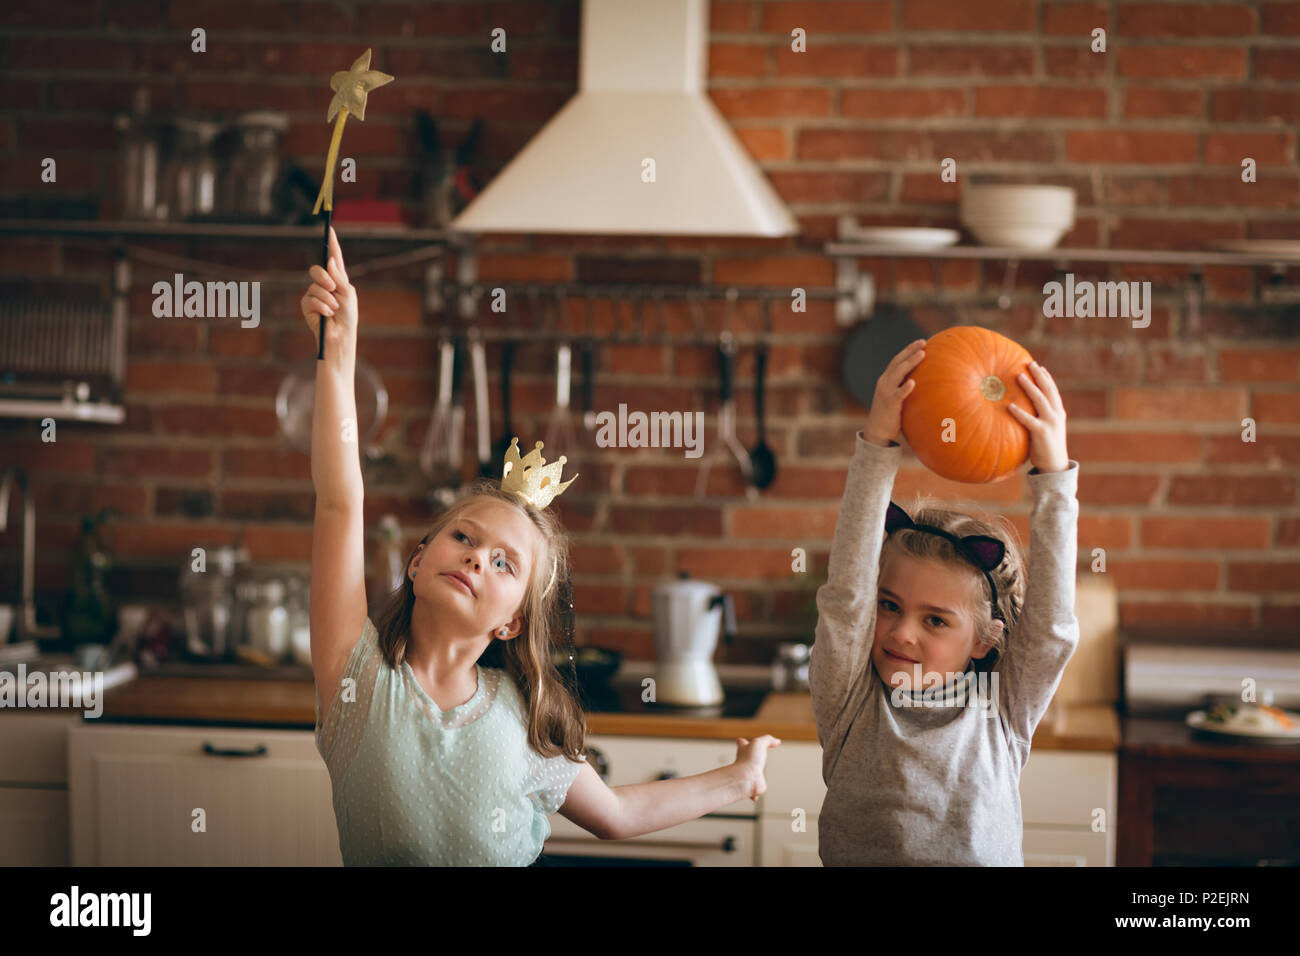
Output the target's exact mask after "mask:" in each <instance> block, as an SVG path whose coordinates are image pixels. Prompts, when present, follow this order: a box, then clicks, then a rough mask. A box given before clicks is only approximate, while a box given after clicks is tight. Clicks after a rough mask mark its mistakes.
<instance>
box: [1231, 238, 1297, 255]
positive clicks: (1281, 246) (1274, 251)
mask: <svg viewBox="0 0 1300 956" xmlns="http://www.w3.org/2000/svg"><path fill="white" fill-rule="evenodd" d="M1214 248H1216V249H1221V250H1223V251H1224V252H1242V253H1245V254H1247V255H1251V256H1277V257H1278V258H1279V259H1300V239H1219V240H1217V241H1216V242H1214Z"/></svg>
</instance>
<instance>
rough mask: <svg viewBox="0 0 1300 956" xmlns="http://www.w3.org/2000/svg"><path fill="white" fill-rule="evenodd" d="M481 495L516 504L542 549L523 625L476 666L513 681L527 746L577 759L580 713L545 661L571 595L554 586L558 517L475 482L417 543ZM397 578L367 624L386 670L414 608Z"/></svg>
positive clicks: (583, 732)
mask: <svg viewBox="0 0 1300 956" xmlns="http://www.w3.org/2000/svg"><path fill="white" fill-rule="evenodd" d="M485 500H486V501H498V502H503V503H505V504H508V505H510V506H511V507H514V508H517V509H518V510H519V512H520V513H521V514H523V515H524V516H525V517H527V518H528V519H529V520H530V521H532V523H533V525H534V526H536V528H537V530H538V531H539V532H541V536H542V541H543V547H542V553H541V554H540V555H538V559H537V561H536V562H535V563H534V565H533V569H532V574H531V575H530V578H529V581H528V587H527V589H526V590H525V592H524V602H523V609H522V610H523V613H522V617H523V619H524V627H523V630H522V631H521V632H520V634H519V635H518V636H516V637H514V638H512V639H510V640H497V639H496V638H495V637H494V638H493V639H492V643H491V644H490V645H488V648H487V650H486V651H484V652H483V655H482V656H481V657H480V658H479V660H478V663H479V664H481V665H482V666H484V667H499V668H502V669H504V670H505V671H506V672H507V673H509V674H510V676H511V678H513V679H514V682H515V686H516V687H518V688H519V692H520V693H521V694H522V695H523V697H524V700H525V701H527V704H528V742H529V744H530V745H531V746H532V748H533V749H534V750H536V751H537V752H538V753H539V754H541V755H542V756H543V757H554V756H558V755H560V754H563V755H564V756H565V757H567V758H568V759H569V760H573V761H577V760H580V759H581V757H582V754H583V751H584V747H585V744H586V736H587V718H586V715H585V714H584V713H583V712H582V708H581V707H579V706H578V702H577V701H576V700H575V699H574V697H573V694H572V693H570V692H569V689H568V688H567V687H566V686H565V684H564V682H563V680H562V679H561V677H560V673H559V671H558V670H556V668H555V665H554V663H552V661H551V640H552V633H553V632H555V631H556V629H557V625H558V623H559V621H560V620H561V619H562V615H563V612H565V611H568V610H569V609H568V608H565V607H561V600H563V601H565V602H567V601H570V600H571V598H570V597H569V596H568V595H567V594H565V593H564V592H565V590H566V589H565V588H563V587H562V586H561V585H562V584H563V583H564V582H565V581H566V580H567V579H568V574H569V560H568V559H569V547H568V537H567V535H566V534H565V532H564V529H563V527H562V526H561V525H560V522H559V520H558V519H556V517H555V516H554V515H553V514H551V513H550V512H549V511H546V510H538V509H537V508H535V507H533V506H532V505H531V504H530V503H529V502H527V501H525V500H524V499H523V498H521V497H519V496H518V495H516V494H515V493H514V492H510V491H503V490H502V489H501V486H500V484H499V483H497V482H494V481H490V480H480V481H478V482H476V483H475V484H474V485H473V486H472V487H471V488H470V489H469V490H468V491H467V492H466V493H465V494H464V495H462V496H461V497H460V498H458V499H456V501H454V502H453V503H452V504H451V505H450V506H449V507H448V508H447V510H446V511H445V512H443V513H442V515H440V516H439V517H438V520H437V521H435V522H434V525H433V527H432V528H430V529H429V531H428V533H427V534H426V535H425V536H424V537H423V538H422V539H421V540H420V544H428V542H429V540H430V539H432V538H436V537H437V536H438V535H439V534H441V533H442V531H443V529H444V528H446V527H447V526H448V525H449V524H451V523H452V522H453V521H455V520H456V519H457V518H459V517H460V515H461V514H463V513H464V512H465V510H466V509H468V508H470V507H471V506H473V505H475V504H477V503H479V502H482V501H485ZM418 550H419V548H418V547H417V548H416V549H414V550H412V551H411V553H410V554H409V555H408V556H407V558H406V564H405V565H404V568H410V566H411V559H412V558H414V557H415V553H416V551H418ZM552 561H554V562H555V583H554V585H552V587H551V589H550V591H549V593H547V594H546V595H545V596H543V594H542V592H543V591H544V590H545V589H546V584H547V581H548V580H549V579H550V577H551V567H552ZM402 577H403V580H402V586H401V587H400V588H398V589H397V590H396V591H394V592H393V594H392V596H391V597H390V598H389V599H388V601H387V603H386V604H385V605H384V607H383V610H382V611H381V612H380V613H379V615H378V619H377V620H376V621H375V630H376V631H378V632H379V648H380V650H381V651H382V652H383V655H384V660H385V661H387V662H388V665H389V666H390V667H393V668H398V667H400V666H401V664H402V662H403V661H404V660H405V659H406V650H407V644H408V642H409V641H410V635H411V611H412V609H413V608H414V607H415V585H414V582H412V580H411V576H410V575H409V574H406V573H403V576H402ZM562 595H563V597H562Z"/></svg>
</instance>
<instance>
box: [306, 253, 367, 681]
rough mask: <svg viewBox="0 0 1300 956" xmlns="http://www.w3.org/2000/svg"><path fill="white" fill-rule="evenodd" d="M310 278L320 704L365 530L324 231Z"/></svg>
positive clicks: (355, 623) (350, 382)
mask: <svg viewBox="0 0 1300 956" xmlns="http://www.w3.org/2000/svg"><path fill="white" fill-rule="evenodd" d="M310 274H311V277H312V279H313V280H314V281H313V283H312V285H311V287H310V288H309V289H308V290H307V294H306V295H304V296H303V298H302V303H301V305H302V316H303V319H304V320H305V321H306V323H307V325H308V327H309V328H311V330H312V336H313V341H315V340H316V339H315V336H316V335H317V334H318V333H317V323H318V322H320V321H321V313H324V314H325V315H327V316H329V317H330V319H331V321H329V322H327V323H326V328H325V358H324V359H322V360H321V361H319V362H317V363H316V398H315V407H314V410H313V413H312V433H311V479H312V485H313V487H315V489H316V520H315V526H314V534H313V536H312V547H311V659H312V669H313V671H314V672H315V677H316V687H317V690H318V691H319V692H320V699H321V701H322V702H323V703H324V705H325V706H328V705H329V702H330V701H331V700H332V698H333V694H334V690H335V688H336V686H337V685H338V682H339V678H340V677H341V676H342V674H343V668H344V666H345V665H346V663H347V658H348V654H349V653H350V652H351V650H352V648H353V646H354V645H355V644H356V641H357V639H358V638H359V637H360V635H361V631H362V628H363V627H364V626H365V621H366V583H365V531H364V527H363V524H362V484H361V459H360V453H359V448H360V444H359V439H358V437H357V405H356V397H355V395H354V378H355V375H356V356H357V295H356V290H355V289H353V288H352V286H351V284H350V283H349V282H348V274H347V271H346V269H345V267H344V264H343V250H342V249H341V248H340V247H339V241H338V236H336V235H335V234H334V230H333V229H332V228H331V229H330V263H329V269H328V271H327V270H325V269H322V268H321V267H320V266H312V267H311V270H310Z"/></svg>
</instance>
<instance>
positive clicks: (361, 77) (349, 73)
mask: <svg viewBox="0 0 1300 956" xmlns="http://www.w3.org/2000/svg"><path fill="white" fill-rule="evenodd" d="M391 82H393V77H391V76H389V75H388V74H387V73H380V72H379V71H378V70H372V69H370V51H369V50H366V52H365V53H363V54H361V55H360V56H359V57H357V59H356V62H355V63H353V64H352V66H351V67H350V68H349V69H346V70H339V71H338V72H337V73H335V74H334V75H333V76H331V77H330V89H331V90H333V91H334V99H332V100H330V108H329V112H328V113H327V114H326V115H325V122H327V123H328V122H329V121H330V120H332V119H334V117H335V116H338V119H337V120H335V123H334V135H333V136H332V137H331V138H330V149H329V152H328V153H327V154H326V156H325V178H324V179H322V180H321V184H320V194H319V195H318V196H317V197H316V205H315V207H314V208H313V209H312V211H311V213H312V215H313V216H314V215H316V214H317V213H318V212H320V211H321V207H322V206H324V207H325V239H324V242H323V245H322V251H321V263H320V264H321V268H328V267H329V249H330V219H331V218H332V216H331V214H332V213H333V211H334V164H335V163H336V162H337V161H338V158H339V143H340V142H342V140H343V124H345V123H346V122H347V121H348V114H349V113H355V114H356V117H357V119H359V120H362V121H364V120H365V118H366V95H367V94H368V93H369V92H370V91H371V90H373V89H375V88H377V87H380V86H383V85H384V84H385V83H391ZM326 320H327V317H326V316H324V315H322V316H321V317H320V330H319V331H320V347H319V348H318V350H317V352H316V358H317V359H323V358H325V322H326Z"/></svg>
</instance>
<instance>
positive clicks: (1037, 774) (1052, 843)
mask: <svg viewBox="0 0 1300 956" xmlns="http://www.w3.org/2000/svg"><path fill="white" fill-rule="evenodd" d="M1118 782H1119V759H1118V758H1117V756H1116V755H1115V753H1114V752H1110V751H1108V752H1106V753H1099V752H1093V751H1082V750H1031V751H1030V752H1029V762H1028V763H1026V764H1025V769H1024V770H1023V771H1021V773H1020V809H1021V814H1022V816H1023V820H1024V830H1025V841H1024V853H1025V866H1114V865H1115V807H1116V802H1117V799H1118V798H1117V791H1118Z"/></svg>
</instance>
